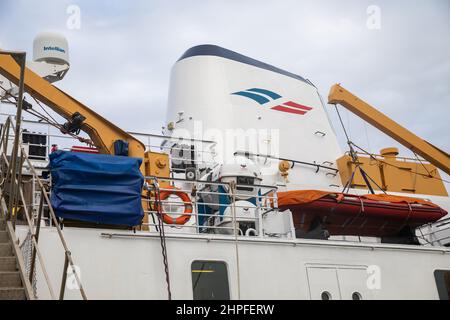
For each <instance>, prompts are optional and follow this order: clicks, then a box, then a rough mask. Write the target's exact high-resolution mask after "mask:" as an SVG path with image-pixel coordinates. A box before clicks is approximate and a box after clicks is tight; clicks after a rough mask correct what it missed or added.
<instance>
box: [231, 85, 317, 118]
mask: <svg viewBox="0 0 450 320" xmlns="http://www.w3.org/2000/svg"><path fill="white" fill-rule="evenodd" d="M232 94H233V95H237V96H242V97H246V98H249V99H251V100H253V101H255V102H257V103H258V104H260V105H265V104H267V103H270V102H272V101H278V100H280V102H281V101H283V97H282V96H281V95H279V94H278V93H276V92H273V91H270V90H267V89H261V88H252V89H247V90H243V91H238V92H233V93H232ZM284 101H286V99H284ZM270 109H272V110H277V111H281V112H287V113H293V114H300V115H304V114H306V113H307V112H308V111H311V110H312V109H313V108H311V107H308V106H305V105H302V104H300V103H296V102H294V101H290V100H287V101H286V102H282V103H279V104H277V105H275V106H273V107H271V108H270Z"/></svg>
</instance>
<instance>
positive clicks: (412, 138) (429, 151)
mask: <svg viewBox="0 0 450 320" xmlns="http://www.w3.org/2000/svg"><path fill="white" fill-rule="evenodd" d="M328 103H329V104H340V105H342V106H344V107H345V108H347V109H348V110H350V111H351V112H353V113H354V114H356V115H357V116H358V117H360V118H362V119H363V120H365V121H367V122H368V123H370V124H371V125H373V126H374V127H376V128H377V129H379V130H381V131H382V132H384V133H385V134H387V135H388V136H390V137H391V138H393V139H395V140H396V141H398V142H399V143H401V144H402V145H404V146H405V147H406V148H408V149H410V150H411V151H413V152H415V153H417V154H418V155H420V156H422V157H423V158H424V159H426V160H427V161H429V162H430V163H432V164H434V165H435V166H436V167H438V168H439V169H441V170H443V171H444V172H445V173H447V174H450V155H449V154H448V153H446V152H445V151H442V150H440V149H439V148H437V147H435V146H433V145H432V144H431V143H429V142H427V141H425V140H423V139H421V138H420V137H418V136H416V135H415V134H414V133H412V132H411V131H409V130H408V129H406V128H404V127H402V126H401V125H399V124H398V123H397V122H395V121H394V120H392V119H390V118H389V117H387V116H386V115H384V114H383V113H381V112H380V111H378V110H377V109H375V108H374V107H372V106H371V105H369V104H368V103H366V102H364V101H363V100H361V99H359V98H358V97H357V96H355V95H353V94H352V93H351V92H349V91H348V90H346V89H344V88H343V87H341V86H340V85H339V84H335V85H334V86H332V87H331V89H330V93H329V95H328Z"/></svg>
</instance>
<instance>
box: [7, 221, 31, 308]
mask: <svg viewBox="0 0 450 320" xmlns="http://www.w3.org/2000/svg"><path fill="white" fill-rule="evenodd" d="M9 228H10V226H9V225H8V223H7V222H6V220H5V219H4V218H2V217H0V300H33V299H34V294H33V290H32V288H31V285H30V284H29V283H27V281H26V280H25V279H26V273H25V268H24V262H23V259H22V256H21V255H20V249H19V247H18V245H17V242H16V240H15V239H14V240H12V239H11V234H10V232H9V231H10V230H8V229H9ZM12 237H15V235H14V234H12ZM18 253H19V255H18ZM24 280H25V281H24Z"/></svg>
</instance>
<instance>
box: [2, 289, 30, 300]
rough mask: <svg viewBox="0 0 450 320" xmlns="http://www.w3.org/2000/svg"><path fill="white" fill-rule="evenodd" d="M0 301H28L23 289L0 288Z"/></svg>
mask: <svg viewBox="0 0 450 320" xmlns="http://www.w3.org/2000/svg"><path fill="white" fill-rule="evenodd" d="M0 300H26V295H25V290H24V289H23V288H13V287H12V288H11V287H9V288H0Z"/></svg>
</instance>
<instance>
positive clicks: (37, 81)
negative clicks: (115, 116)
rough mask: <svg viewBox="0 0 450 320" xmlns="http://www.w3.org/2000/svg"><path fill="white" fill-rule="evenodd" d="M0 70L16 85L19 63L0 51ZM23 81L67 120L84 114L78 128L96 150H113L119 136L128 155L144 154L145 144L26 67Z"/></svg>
mask: <svg viewBox="0 0 450 320" xmlns="http://www.w3.org/2000/svg"><path fill="white" fill-rule="evenodd" d="M0 74H1V75H3V76H4V77H5V78H7V79H8V80H9V81H11V82H13V83H14V84H16V85H18V83H19V78H20V67H19V65H18V64H17V63H16V61H15V60H14V59H13V58H12V57H11V56H10V55H0ZM24 85H25V91H26V92H27V93H28V94H30V95H31V96H32V97H34V98H36V99H37V100H39V101H41V102H42V103H44V104H46V105H47V106H49V107H50V108H51V109H52V110H54V111H55V112H56V113H58V114H59V115H60V116H62V117H64V118H65V119H67V120H69V121H70V120H71V119H72V117H73V115H74V114H75V113H76V112H78V113H80V114H81V115H82V116H83V117H84V118H85V119H84V121H83V122H82V124H81V130H83V131H84V132H86V133H87V134H88V135H89V137H90V139H91V140H92V142H93V143H94V145H95V146H96V147H97V148H98V149H99V152H100V153H104V154H114V142H115V141H117V140H123V141H126V142H128V156H130V157H138V158H144V152H145V146H144V144H142V143H141V142H140V141H139V140H137V139H136V138H134V137H133V136H132V135H130V134H129V133H127V132H125V131H124V130H122V129H120V128H119V127H117V126H116V125H114V124H113V123H111V122H109V121H108V120H106V119H105V118H103V117H102V116H100V115H99V114H97V113H96V112H94V111H93V110H91V109H90V108H88V107H87V106H85V105H84V104H82V103H81V102H79V101H77V100H76V99H74V98H72V97H71V96H70V95H68V94H67V93H65V92H63V91H62V90H60V89H58V88H57V87H55V86H54V85H52V84H50V83H49V82H47V81H46V80H45V79H43V78H41V77H40V76H39V75H37V74H36V73H34V72H33V71H31V70H30V69H28V68H26V70H25V79H24Z"/></svg>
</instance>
